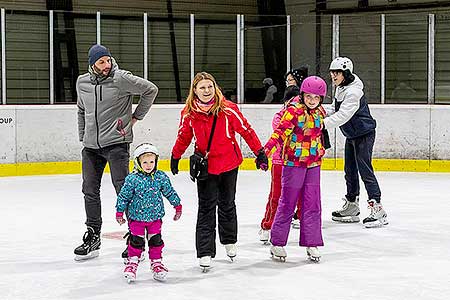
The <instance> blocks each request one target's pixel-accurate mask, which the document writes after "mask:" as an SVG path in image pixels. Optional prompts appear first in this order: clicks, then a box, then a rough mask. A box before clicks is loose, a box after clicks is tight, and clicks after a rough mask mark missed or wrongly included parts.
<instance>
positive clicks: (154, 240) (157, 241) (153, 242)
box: [148, 233, 164, 247]
mask: <svg viewBox="0 0 450 300" xmlns="http://www.w3.org/2000/svg"><path fill="white" fill-rule="evenodd" d="M162 245H164V241H163V240H162V238H161V233H158V234H155V235H152V236H151V237H150V238H149V240H148V246H149V247H158V246H162Z"/></svg>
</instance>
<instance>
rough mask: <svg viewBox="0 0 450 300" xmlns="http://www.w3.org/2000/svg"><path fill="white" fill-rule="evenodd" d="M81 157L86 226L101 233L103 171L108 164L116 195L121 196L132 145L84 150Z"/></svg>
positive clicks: (127, 171)
mask: <svg viewBox="0 0 450 300" xmlns="http://www.w3.org/2000/svg"><path fill="white" fill-rule="evenodd" d="M81 157H82V161H81V163H82V174H83V187H82V191H83V194H84V207H85V209H86V225H87V226H90V227H92V228H94V230H95V231H96V232H100V230H101V226H102V206H101V202H100V184H101V181H102V176H103V171H104V169H105V166H106V163H108V164H109V169H110V171H111V180H112V183H113V185H114V188H115V190H116V194H119V192H120V189H121V188H122V185H123V183H124V181H125V177H126V176H127V175H128V173H129V159H130V145H129V144H117V145H112V146H108V147H105V148H101V149H91V148H83V150H82V152H81Z"/></svg>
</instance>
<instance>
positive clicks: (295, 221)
mask: <svg viewBox="0 0 450 300" xmlns="http://www.w3.org/2000/svg"><path fill="white" fill-rule="evenodd" d="M291 226H292V228H293V229H300V220H299V219H292V222H291Z"/></svg>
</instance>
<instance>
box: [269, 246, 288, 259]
mask: <svg viewBox="0 0 450 300" xmlns="http://www.w3.org/2000/svg"><path fill="white" fill-rule="evenodd" d="M270 255H272V258H278V259H279V260H280V261H282V262H286V257H287V254H286V250H284V247H283V246H271V247H270Z"/></svg>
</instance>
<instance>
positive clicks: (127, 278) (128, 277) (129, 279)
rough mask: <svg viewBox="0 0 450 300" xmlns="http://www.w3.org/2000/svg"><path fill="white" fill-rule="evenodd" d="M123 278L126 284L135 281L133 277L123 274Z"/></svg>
mask: <svg viewBox="0 0 450 300" xmlns="http://www.w3.org/2000/svg"><path fill="white" fill-rule="evenodd" d="M123 277H124V278H125V279H126V280H127V282H128V284H130V283H132V282H134V281H135V280H136V277H134V275H132V274H124V275H123Z"/></svg>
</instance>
